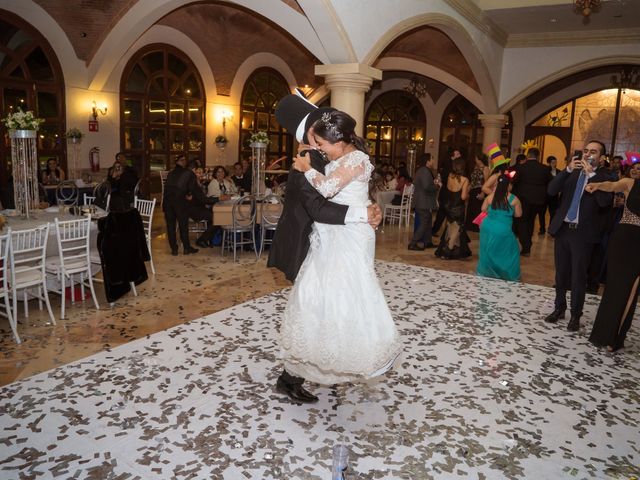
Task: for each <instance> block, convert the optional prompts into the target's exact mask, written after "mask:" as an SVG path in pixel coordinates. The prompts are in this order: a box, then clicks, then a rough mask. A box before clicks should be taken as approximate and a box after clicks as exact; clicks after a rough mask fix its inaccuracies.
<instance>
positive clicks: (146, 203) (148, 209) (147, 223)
mask: <svg viewBox="0 0 640 480" xmlns="http://www.w3.org/2000/svg"><path fill="white" fill-rule="evenodd" d="M134 207H135V208H136V210H138V212H139V213H140V217H142V225H143V226H144V236H145V237H146V240H147V248H148V249H149V257H150V258H151V262H150V263H151V273H153V274H154V275H155V274H156V268H155V266H154V265H153V253H151V223H152V222H153V212H154V210H155V209H156V199H155V198H154V199H153V200H142V199H141V198H138V197H135V199H134Z"/></svg>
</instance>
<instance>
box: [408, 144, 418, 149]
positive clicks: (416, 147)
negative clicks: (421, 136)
mask: <svg viewBox="0 0 640 480" xmlns="http://www.w3.org/2000/svg"><path fill="white" fill-rule="evenodd" d="M417 149H418V145H417V144H415V143H410V144H409V145H407V150H417Z"/></svg>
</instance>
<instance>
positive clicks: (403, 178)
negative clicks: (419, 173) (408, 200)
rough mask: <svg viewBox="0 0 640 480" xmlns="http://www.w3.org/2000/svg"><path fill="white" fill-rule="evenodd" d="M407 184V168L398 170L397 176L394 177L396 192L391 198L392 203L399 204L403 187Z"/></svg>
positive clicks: (408, 179)
mask: <svg viewBox="0 0 640 480" xmlns="http://www.w3.org/2000/svg"><path fill="white" fill-rule="evenodd" d="M409 185H411V177H410V176H409V172H407V170H398V178H397V179H396V191H397V192H398V193H397V195H396V196H395V197H393V199H392V200H391V204H392V205H400V204H401V203H402V193H403V192H404V187H408V186H409Z"/></svg>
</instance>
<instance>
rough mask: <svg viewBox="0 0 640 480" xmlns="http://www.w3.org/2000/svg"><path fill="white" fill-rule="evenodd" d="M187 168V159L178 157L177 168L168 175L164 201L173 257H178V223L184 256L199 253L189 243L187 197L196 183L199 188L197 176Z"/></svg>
mask: <svg viewBox="0 0 640 480" xmlns="http://www.w3.org/2000/svg"><path fill="white" fill-rule="evenodd" d="M186 166H187V157H186V156H185V155H178V157H177V158H176V166H175V168H174V169H173V170H171V171H170V172H169V175H167V181H166V183H165V185H164V197H163V199H162V209H163V210H164V219H165V221H166V223H167V238H168V240H169V246H170V247H171V255H174V256H175V255H178V242H177V241H176V222H177V223H178V230H180V240H182V247H183V248H184V254H185V255H191V254H192V253H198V249H197V248H193V247H192V246H191V243H189V203H188V200H187V195H189V193H190V192H191V191H192V190H193V188H194V187H193V185H194V182H195V185H196V186H197V183H198V180H197V179H196V176H195V174H194V173H193V172H192V171H191V170H189V169H188V168H186ZM198 188H199V187H198Z"/></svg>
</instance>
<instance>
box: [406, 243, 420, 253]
mask: <svg viewBox="0 0 640 480" xmlns="http://www.w3.org/2000/svg"><path fill="white" fill-rule="evenodd" d="M407 250H416V251H418V252H421V251H423V250H424V247H419V246H418V245H415V244H413V243H410V244H409V246H408V247H407Z"/></svg>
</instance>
